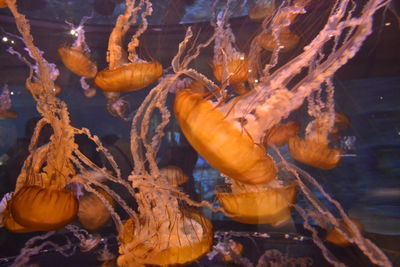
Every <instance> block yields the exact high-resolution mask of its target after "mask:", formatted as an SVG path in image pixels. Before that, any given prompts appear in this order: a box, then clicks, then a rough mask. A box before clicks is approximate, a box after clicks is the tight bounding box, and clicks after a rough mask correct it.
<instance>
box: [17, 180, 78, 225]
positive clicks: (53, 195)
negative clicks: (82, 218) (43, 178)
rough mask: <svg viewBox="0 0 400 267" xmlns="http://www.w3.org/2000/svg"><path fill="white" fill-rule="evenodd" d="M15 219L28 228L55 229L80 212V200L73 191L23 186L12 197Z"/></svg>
mask: <svg viewBox="0 0 400 267" xmlns="http://www.w3.org/2000/svg"><path fill="white" fill-rule="evenodd" d="M10 205H11V206H10V210H11V213H12V217H13V218H14V220H15V221H16V222H17V223H18V224H20V225H22V226H25V227H27V228H31V229H36V230H40V231H53V230H57V229H60V228H62V227H64V226H65V225H67V224H68V223H70V222H71V221H72V220H73V219H74V218H75V217H76V215H77V213H78V200H77V199H76V198H75V195H74V193H72V192H71V191H68V190H65V189H61V190H57V189H48V188H42V187H40V186H36V185H34V186H23V187H22V188H21V189H20V190H19V191H18V192H17V193H16V194H15V195H14V196H13V198H12V200H11V203H10Z"/></svg>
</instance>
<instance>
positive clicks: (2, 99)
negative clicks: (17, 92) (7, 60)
mask: <svg viewBox="0 0 400 267" xmlns="http://www.w3.org/2000/svg"><path fill="white" fill-rule="evenodd" d="M16 118H18V113H17V112H16V111H13V110H11V98H10V90H9V89H8V86H7V84H5V85H4V87H3V92H2V93H1V95H0V119H16Z"/></svg>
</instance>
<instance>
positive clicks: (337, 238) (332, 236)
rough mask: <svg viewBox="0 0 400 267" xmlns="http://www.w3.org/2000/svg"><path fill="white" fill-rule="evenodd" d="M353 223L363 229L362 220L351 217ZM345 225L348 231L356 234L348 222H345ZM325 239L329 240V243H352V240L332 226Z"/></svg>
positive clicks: (342, 244) (345, 244)
mask: <svg viewBox="0 0 400 267" xmlns="http://www.w3.org/2000/svg"><path fill="white" fill-rule="evenodd" d="M351 221H352V223H353V224H354V225H355V226H356V227H357V229H358V230H359V231H363V228H364V227H363V225H362V224H361V222H360V221H358V220H356V219H351ZM344 227H345V228H346V230H347V231H349V232H350V234H351V235H354V231H353V230H352V229H351V228H350V227H349V225H348V224H346V223H344ZM325 240H326V241H328V242H329V243H332V244H335V245H337V246H342V247H343V246H348V245H350V244H351V243H350V241H349V240H347V239H346V238H345V237H344V236H343V234H341V233H340V232H339V231H338V230H337V229H336V228H335V227H332V228H330V229H329V230H328V232H327V233H326V235H325Z"/></svg>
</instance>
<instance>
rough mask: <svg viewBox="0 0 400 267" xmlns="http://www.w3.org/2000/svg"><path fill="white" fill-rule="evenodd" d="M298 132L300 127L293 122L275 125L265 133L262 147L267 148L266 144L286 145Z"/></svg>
mask: <svg viewBox="0 0 400 267" xmlns="http://www.w3.org/2000/svg"><path fill="white" fill-rule="evenodd" d="M299 130H300V125H299V123H298V122H295V121H289V122H287V123H279V124H276V125H274V126H273V127H272V128H271V129H269V130H268V131H267V132H266V134H265V137H264V142H263V143H264V146H265V147H268V143H270V144H274V145H276V146H283V145H285V144H287V142H288V140H289V138H290V137H293V136H295V135H297V134H298V132H299Z"/></svg>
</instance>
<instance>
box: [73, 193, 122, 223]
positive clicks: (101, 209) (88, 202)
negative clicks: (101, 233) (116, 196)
mask: <svg viewBox="0 0 400 267" xmlns="http://www.w3.org/2000/svg"><path fill="white" fill-rule="evenodd" d="M99 193H100V194H102V195H103V196H104V197H105V199H106V200H107V201H108V202H109V203H110V205H111V206H114V204H113V203H114V200H113V198H112V197H111V196H110V195H109V194H108V193H107V192H105V191H104V190H99ZM110 219H111V214H110V212H109V211H108V208H107V206H106V205H104V204H103V201H102V200H101V199H100V198H98V197H97V195H96V194H94V193H90V192H89V193H87V194H85V195H84V196H83V197H81V198H80V199H79V210H78V220H79V222H80V223H81V225H82V226H83V228H85V229H87V230H89V231H96V230H98V229H100V228H101V227H103V226H104V225H106V224H107V223H108V222H109V221H110Z"/></svg>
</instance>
